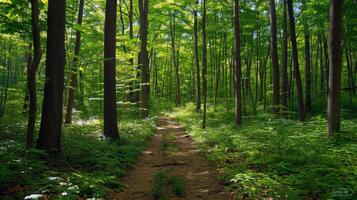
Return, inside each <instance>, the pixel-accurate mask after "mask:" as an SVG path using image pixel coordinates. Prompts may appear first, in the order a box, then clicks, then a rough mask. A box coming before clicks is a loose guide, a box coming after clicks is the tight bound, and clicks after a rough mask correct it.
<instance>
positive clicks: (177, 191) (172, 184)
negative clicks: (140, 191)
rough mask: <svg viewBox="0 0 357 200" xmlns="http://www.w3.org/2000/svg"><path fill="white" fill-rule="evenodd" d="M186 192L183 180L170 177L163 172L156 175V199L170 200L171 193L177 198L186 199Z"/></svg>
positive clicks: (154, 190)
mask: <svg viewBox="0 0 357 200" xmlns="http://www.w3.org/2000/svg"><path fill="white" fill-rule="evenodd" d="M185 192H186V185H185V182H184V180H183V179H182V178H180V177H177V176H169V175H168V174H167V172H165V171H163V170H161V171H159V172H158V173H156V174H155V175H154V186H153V189H152V194H153V197H154V198H155V199H158V200H168V199H169V197H170V193H173V194H174V195H175V196H177V197H184V195H185Z"/></svg>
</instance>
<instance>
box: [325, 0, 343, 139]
mask: <svg viewBox="0 0 357 200" xmlns="http://www.w3.org/2000/svg"><path fill="white" fill-rule="evenodd" d="M342 17H343V0H331V9H330V31H329V32H330V34H329V52H330V54H329V64H330V73H329V92H328V133H329V134H330V135H333V134H334V133H337V132H340V126H341V116H340V115H341V109H340V103H341V68H342V66H341V65H342V51H341V32H342V30H341V29H342Z"/></svg>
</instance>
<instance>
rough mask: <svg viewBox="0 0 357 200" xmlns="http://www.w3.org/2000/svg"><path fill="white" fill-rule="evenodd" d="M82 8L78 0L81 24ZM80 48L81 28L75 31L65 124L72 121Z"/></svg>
mask: <svg viewBox="0 0 357 200" xmlns="http://www.w3.org/2000/svg"><path fill="white" fill-rule="evenodd" d="M83 9H84V0H80V1H79V11H78V18H77V25H78V26H81V25H82V19H83ZM80 48H81V30H77V31H76V44H75V47H74V58H73V66H72V73H71V80H70V84H69V88H68V100H67V108H66V117H65V124H71V123H72V111H73V107H74V93H75V91H76V87H77V82H78V81H77V77H78V74H77V72H78V65H79V63H78V59H79V51H80Z"/></svg>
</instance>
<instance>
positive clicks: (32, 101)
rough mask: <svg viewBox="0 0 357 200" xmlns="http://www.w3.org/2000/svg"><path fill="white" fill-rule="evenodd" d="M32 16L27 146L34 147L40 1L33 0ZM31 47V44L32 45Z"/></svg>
mask: <svg viewBox="0 0 357 200" xmlns="http://www.w3.org/2000/svg"><path fill="white" fill-rule="evenodd" d="M31 12H32V14H31V18H32V20H31V21H32V38H33V44H34V52H33V55H34V57H33V61H31V65H30V68H29V69H28V71H27V86H28V92H29V112H28V113H29V117H28V125H27V148H31V147H33V142H34V133H35V124H36V112H37V91H36V90H37V89H36V74H37V69H38V66H39V64H40V61H41V39H40V37H41V36H40V22H39V15H40V10H39V1H38V0H31ZM30 47H31V45H30ZM30 50H31V48H30Z"/></svg>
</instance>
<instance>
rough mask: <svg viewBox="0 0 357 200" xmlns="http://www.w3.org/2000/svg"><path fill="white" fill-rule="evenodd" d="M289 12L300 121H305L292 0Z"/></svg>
mask: <svg viewBox="0 0 357 200" xmlns="http://www.w3.org/2000/svg"><path fill="white" fill-rule="evenodd" d="M287 5H288V13H289V19H290V37H291V47H292V50H293V55H292V56H293V63H294V75H295V81H296V92H297V103H298V112H299V119H300V121H305V108H304V107H305V106H304V94H303V89H302V81H301V75H300V68H299V55H298V49H297V43H296V28H295V18H294V9H293V2H292V0H287Z"/></svg>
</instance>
